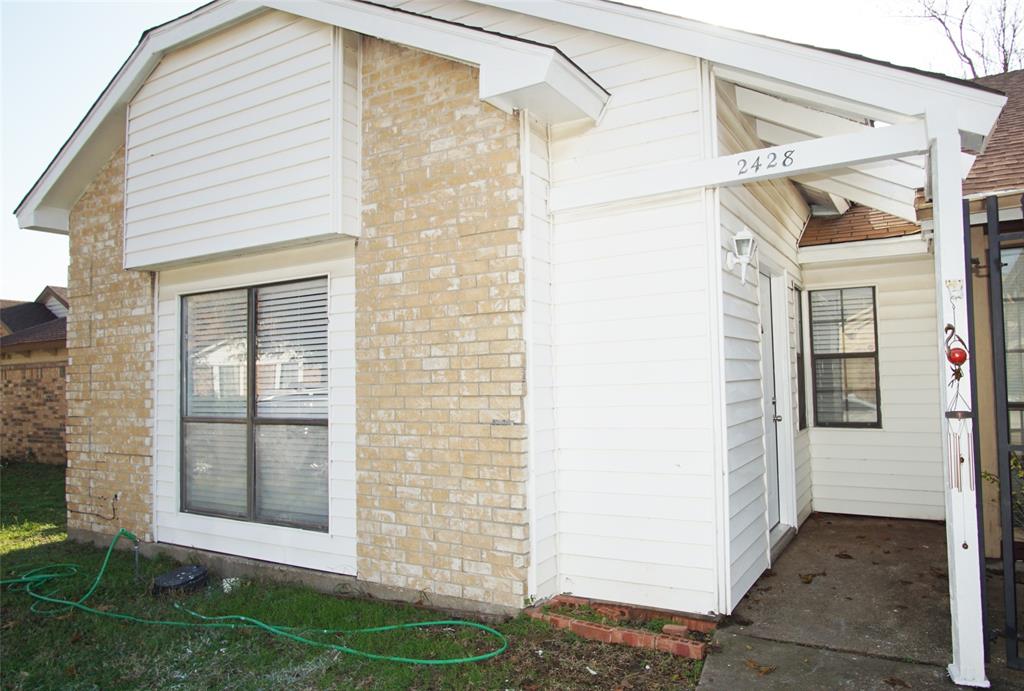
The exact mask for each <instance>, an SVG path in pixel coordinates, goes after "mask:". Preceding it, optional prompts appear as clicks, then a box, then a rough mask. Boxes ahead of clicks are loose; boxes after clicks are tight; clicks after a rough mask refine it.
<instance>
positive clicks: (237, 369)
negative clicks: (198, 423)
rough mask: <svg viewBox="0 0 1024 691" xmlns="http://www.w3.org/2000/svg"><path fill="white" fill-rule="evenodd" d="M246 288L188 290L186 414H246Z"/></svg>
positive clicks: (207, 415)
mask: <svg viewBox="0 0 1024 691" xmlns="http://www.w3.org/2000/svg"><path fill="white" fill-rule="evenodd" d="M247 300H248V298H247V294H246V291H244V290H229V291H224V292H221V293H207V294H205V295H190V296H188V297H186V298H185V299H184V308H185V387H186V391H185V414H186V415H190V416H198V417H245V403H246V401H245V385H246V376H245V370H246V350H245V347H246V346H245V341H246V321H247V312H248V307H247Z"/></svg>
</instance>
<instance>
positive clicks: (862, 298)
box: [811, 288, 875, 355]
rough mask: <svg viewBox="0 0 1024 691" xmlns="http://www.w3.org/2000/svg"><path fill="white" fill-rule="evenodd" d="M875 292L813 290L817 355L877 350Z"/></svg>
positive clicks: (850, 289)
mask: <svg viewBox="0 0 1024 691" xmlns="http://www.w3.org/2000/svg"><path fill="white" fill-rule="evenodd" d="M874 308H875V291H874V289H873V288H842V289H839V290H814V291H811V341H812V343H811V349H812V351H813V352H814V354H815V355H822V354H834V353H835V354H838V353H873V352H875V309H874Z"/></svg>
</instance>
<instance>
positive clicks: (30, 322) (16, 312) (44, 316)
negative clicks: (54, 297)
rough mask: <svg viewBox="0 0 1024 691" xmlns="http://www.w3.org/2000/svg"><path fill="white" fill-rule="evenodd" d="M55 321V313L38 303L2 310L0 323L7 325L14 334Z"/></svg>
mask: <svg viewBox="0 0 1024 691" xmlns="http://www.w3.org/2000/svg"><path fill="white" fill-rule="evenodd" d="M53 319H56V316H55V315H54V314H53V312H51V311H50V310H49V309H47V308H46V305H43V304H41V303H38V302H21V303H17V304H14V305H12V306H10V307H4V308H2V309H0V322H3V323H4V324H6V325H7V328H8V329H10V330H11V331H12V332H13V331H21V330H22V329H28V328H30V327H33V326H36V325H37V324H42V323H43V322H48V321H52V320H53Z"/></svg>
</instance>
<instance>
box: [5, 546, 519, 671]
mask: <svg viewBox="0 0 1024 691" xmlns="http://www.w3.org/2000/svg"><path fill="white" fill-rule="evenodd" d="M122 537H125V538H128V539H129V540H131V541H132V542H134V543H136V544H138V538H136V537H135V536H134V535H133V534H131V533H130V532H128V531H127V530H125V529H123V528H122V529H121V530H119V531H118V533H117V535H115V536H114V539H113V540H111V542H110V547H108V548H107V553H106V555H105V556H104V557H103V564H102V565H101V566H100V570H99V571H98V572H97V574H96V578H95V579H93V582H92V585H91V586H89V589H88V590H87V591H86V592H85V594H84V595H82V597H80V598H78V599H77V600H66V599H64V598H62V597H59V596H57V595H56V594H55V593H54V591H50V592H49V593H48V594H45V595H44V594H43V593H41V592H39V591H38V590H37V588H43V587H45V586H47V585H49V584H50V583H51V581H56V580H59V579H61V578H68V577H70V576H74V575H75V574H77V573H78V572H79V568H78V565H77V564H48V565H47V566H41V567H39V568H36V569H32V570H30V571H27V572H25V574H24V575H22V576H21V577H19V578H8V579H4V580H0V586H14V587H20V588H21V589H22V590H24V591H25V592H26V593H28V594H29V595H31V596H32V597H33V598H35V600H36V602H35V603H33V605H32V611H33V612H36V613H37V614H42V615H48V616H52V615H56V614H61V613H63V612H67V611H68V610H71V609H78V610H81V611H83V612H88V613H90V614H96V615H99V616H102V617H109V618H111V619H119V620H121V621H130V622H134V623H136V624H152V625H156V626H176V627H179V628H208V629H248V628H258V629H263V630H264V631H266V632H268V633H270V634H273V635H275V636H281V637H283V638H288V639H290V640H293V641H297V642H299V643H305V644H306V645H312V646H315V647H318V648H327V649H328V650H337V651H338V652H341V653H345V654H346V655H355V656H358V657H364V658H369V659H371V660H384V661H388V662H404V663H408V664H413V665H459V664H464V663H467V662H483V661H484V660H490V659H491V658H494V657H497V656H498V655H501V654H502V653H503V652H505V650H506V649H507V648H508V640H507V639H506V638H505V636H504V634H502V633H501V632H500V631H497V630H496V629H493V628H491V627H490V626H486V625H484V624H479V623H477V622H473V621H461V620H457V619H448V620H443V621H421V622H413V623H410V624H392V625H390V626H373V627H369V628H363V629H309V628H300V627H295V626H276V625H273V624H267V623H265V622H262V621H260V620H259V619H254V618H252V617H246V616H243V615H240V614H230V615H226V616H216V617H211V616H205V615H203V614H200V613H199V612H193V611H192V610H190V609H188V608H187V607H183V606H181V605H180V604H177V603H176V604H175V605H174V606H175V608H176V609H178V610H180V611H182V612H185V613H186V614H188V615H190V616H192V617H194V618H196V619H200V620H201V621H198V622H196V621H164V620H159V619H144V618H142V617H136V616H134V615H131V614H123V613H120V612H108V611H104V610H101V609H96V608H93V607H90V606H88V605H87V604H85V601H86V600H88V599H89V597H91V596H92V594H93V593H94V592H95V591H96V588H98V587H99V585H100V581H101V580H103V575H104V573H106V570H107V566H108V564H109V562H110V555H111V554H112V553H113V552H114V547H115V545H117V543H118V541H119V540H120V539H121V538H122ZM43 603H48V604H51V605H56V607H51V608H48V609H44V608H43V607H41V605H42V604H43ZM434 626H454V627H461V628H469V629H479V630H481V631H484V632H486V633H487V634H489V635H491V636H493V637H494V638H496V639H498V640H499V641H500V642H501V646H500V647H498V648H496V649H495V650H491V651H489V652H486V653H483V654H480V655H474V656H472V657H454V658H442V659H419V658H412V657H399V656H396V655H379V654H377V653H369V652H366V651H365V650H357V649H356V648H350V647H348V646H344V645H338V644H336V643H325V642H323V641H316V640H313V639H311V638H306V637H305V636H301V635H299V634H298V633H296V632H297V631H303V632H312V633H319V634H342V635H352V634H362V633H382V632H385V631H398V630H404V629H422V628H429V627H434Z"/></svg>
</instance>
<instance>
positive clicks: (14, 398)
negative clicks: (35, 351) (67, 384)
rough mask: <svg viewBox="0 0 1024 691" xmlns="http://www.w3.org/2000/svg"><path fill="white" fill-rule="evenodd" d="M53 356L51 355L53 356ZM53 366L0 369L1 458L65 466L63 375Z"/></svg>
mask: <svg viewBox="0 0 1024 691" xmlns="http://www.w3.org/2000/svg"><path fill="white" fill-rule="evenodd" d="M51 354H52V353H51ZM52 359H54V360H55V361H54V362H33V363H30V364H10V363H5V364H3V365H2V366H0V458H2V459H3V460H5V461H10V460H18V461H34V462H37V463H52V464H54V465H64V462H65V460H66V458H67V456H66V455H65V451H64V414H65V412H66V411H67V403H66V401H65V400H64V375H65V369H64V368H65V365H66V360H65V359H63V358H61V353H58V354H57V355H55V356H53V358H52Z"/></svg>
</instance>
